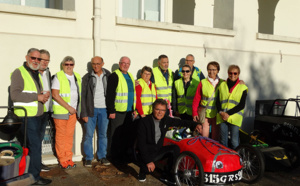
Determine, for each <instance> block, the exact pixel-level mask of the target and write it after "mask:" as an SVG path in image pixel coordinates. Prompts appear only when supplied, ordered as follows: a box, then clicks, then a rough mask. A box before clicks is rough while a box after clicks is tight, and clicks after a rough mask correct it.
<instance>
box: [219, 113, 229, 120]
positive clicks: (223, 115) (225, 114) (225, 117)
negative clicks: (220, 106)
mask: <svg viewBox="0 0 300 186" xmlns="http://www.w3.org/2000/svg"><path fill="white" fill-rule="evenodd" d="M220 115H221V117H222V120H224V121H227V119H228V118H229V115H228V114H227V113H226V112H221V113H220Z"/></svg>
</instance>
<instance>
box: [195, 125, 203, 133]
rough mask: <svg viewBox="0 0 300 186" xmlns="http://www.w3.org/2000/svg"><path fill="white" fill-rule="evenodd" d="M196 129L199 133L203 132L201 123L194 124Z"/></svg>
mask: <svg viewBox="0 0 300 186" xmlns="http://www.w3.org/2000/svg"><path fill="white" fill-rule="evenodd" d="M196 130H197V132H198V133H199V134H201V135H202V133H203V127H202V125H200V124H198V125H197V126H196Z"/></svg>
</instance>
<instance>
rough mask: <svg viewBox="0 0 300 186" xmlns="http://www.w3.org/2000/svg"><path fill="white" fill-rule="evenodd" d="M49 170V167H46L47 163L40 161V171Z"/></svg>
mask: <svg viewBox="0 0 300 186" xmlns="http://www.w3.org/2000/svg"><path fill="white" fill-rule="evenodd" d="M50 170H51V168H50V167H48V166H47V165H45V164H43V163H41V171H42V172H48V171H50Z"/></svg>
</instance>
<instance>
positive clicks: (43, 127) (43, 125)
mask: <svg viewBox="0 0 300 186" xmlns="http://www.w3.org/2000/svg"><path fill="white" fill-rule="evenodd" d="M50 114H51V113H50V112H44V114H43V115H42V116H41V130H40V138H41V143H42V142H43V140H44V136H45V131H46V126H47V125H48V123H49V119H50Z"/></svg>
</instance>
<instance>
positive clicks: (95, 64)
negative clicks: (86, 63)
mask: <svg viewBox="0 0 300 186" xmlns="http://www.w3.org/2000/svg"><path fill="white" fill-rule="evenodd" d="M92 65H93V66H99V65H101V63H92Z"/></svg>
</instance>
